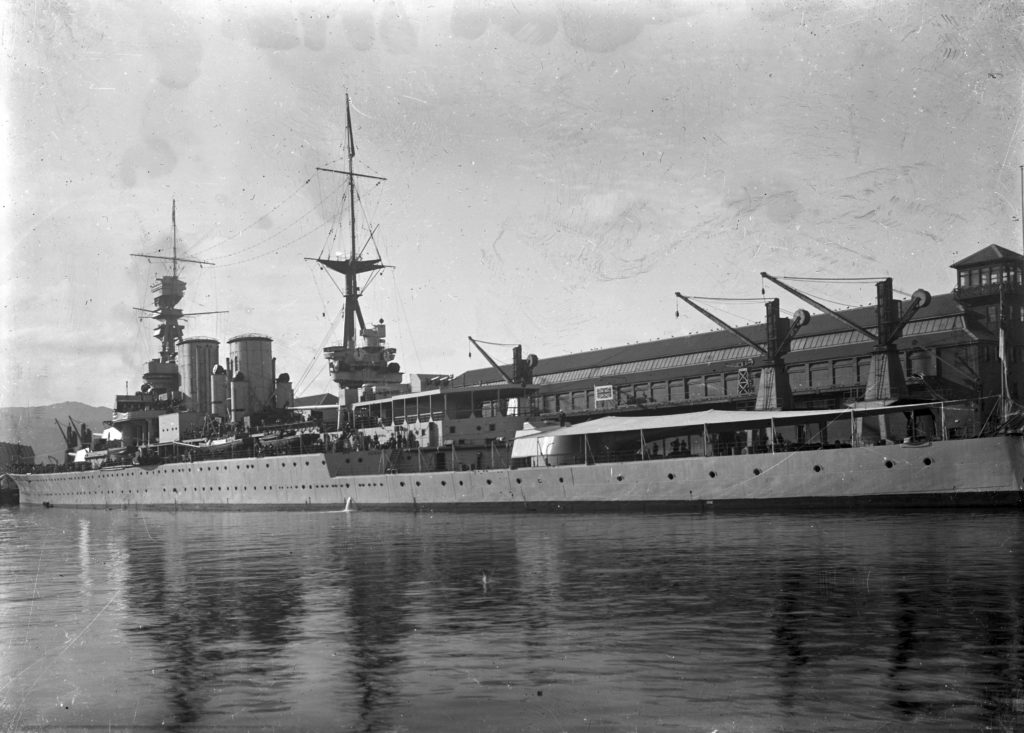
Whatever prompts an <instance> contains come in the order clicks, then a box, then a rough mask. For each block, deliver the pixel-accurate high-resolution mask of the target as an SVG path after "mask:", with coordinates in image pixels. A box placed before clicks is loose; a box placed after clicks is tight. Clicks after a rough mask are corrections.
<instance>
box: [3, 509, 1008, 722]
mask: <svg viewBox="0 0 1024 733" xmlns="http://www.w3.org/2000/svg"><path fill="white" fill-rule="evenodd" d="M83 728H84V729H89V728H95V729H104V730H108V729H129V730H149V729H161V730H188V731H191V730H282V731H284V730H339V731H430V730H438V731H449V730H467V731H470V730H471V731H659V730H664V731H704V732H706V733H711V732H712V731H718V732H719V733H724V732H725V731H773V730H774V731H818V730H832V731H879V730H905V729H915V730H929V731H932V730H948V731H964V730H997V731H998V730H1006V731H1009V730H1020V729H1022V728H1024V516H1022V515H1021V514H1019V513H1016V512H989V513H969V512H908V513H885V514H879V513H790V514H770V513H758V514H715V513H713V512H708V513H704V514H662V515H643V514H582V515H558V514H539V515H538V514H426V513H420V514H401V513H371V512H358V511H356V512H352V513H343V512H317V513H311V512H192V511H179V512H171V511H127V510H125V511H121V510H119V511H102V510H66V509H43V508H25V507H23V508H18V507H14V508H2V509H0V730H2V731H23V730H36V729H56V730H68V729H70V730H78V729H83Z"/></svg>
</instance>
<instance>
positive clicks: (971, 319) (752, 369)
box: [447, 244, 1024, 421]
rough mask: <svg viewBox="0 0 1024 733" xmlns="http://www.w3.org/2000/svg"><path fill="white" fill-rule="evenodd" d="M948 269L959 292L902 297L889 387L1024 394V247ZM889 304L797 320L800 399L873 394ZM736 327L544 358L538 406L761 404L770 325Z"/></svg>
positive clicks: (953, 394)
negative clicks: (883, 311)
mask: <svg viewBox="0 0 1024 733" xmlns="http://www.w3.org/2000/svg"><path fill="white" fill-rule="evenodd" d="M951 267H952V268H953V269H954V270H955V271H956V286H955V287H954V288H953V290H952V291H951V292H948V293H944V294H938V295H933V296H931V297H930V302H928V303H927V305H926V306H924V307H921V308H919V309H918V310H916V311H915V312H913V313H912V314H909V313H908V310H909V308H908V306H909V305H910V304H909V302H906V301H904V302H900V301H893V307H894V309H895V311H896V313H895V314H894V315H895V316H896V318H897V319H898V318H899V316H900V315H901V314H904V313H906V314H908V315H910V316H911V317H910V318H909V320H908V321H907V322H906V323H905V324H904V325H903V326H902V329H900V330H899V333H898V336H897V337H895V338H894V339H893V347H894V348H893V350H892V355H893V357H894V359H893V361H895V365H894V367H892V368H895V369H897V370H898V371H897V376H902V379H901V380H899V381H900V382H901V383H900V384H899V388H898V389H897V390H896V393H895V394H892V395H891V397H892V398H896V399H898V398H904V397H905V398H910V399H919V400H939V399H971V400H976V404H977V410H978V412H979V414H980V413H983V412H984V411H986V410H988V409H990V408H991V405H992V404H994V403H995V402H996V401H997V400H998V399H999V398H1000V396H1005V397H1009V398H1012V399H1016V400H1019V399H1020V398H1021V395H1022V394H1024V281H1022V278H1024V256H1022V255H1021V254H1019V253H1017V252H1013V251H1011V250H1008V249H1006V248H1004V247H1001V246H998V245H995V244H992V245H989V246H987V247H985V248H983V249H981V250H979V251H977V252H975V253H974V254H972V255H970V256H969V257H966V258H964V259H962V260H960V261H958V262H956V263H954V264H953V265H951ZM890 285H891V283H890ZM880 307H881V306H870V307H863V308H854V309H850V310H844V311H836V312H835V314H834V315H833V314H830V313H816V314H814V315H813V317H812V318H811V320H810V322H809V323H807V324H806V325H805V326H803V327H802V328H801V329H800V330H799V332H798V333H797V334H796V335H795V337H794V338H793V339H792V341H791V342H790V343H789V348H788V353H786V355H785V357H784V360H783V361H784V376H785V377H786V378H788V384H789V388H790V390H791V393H792V404H791V406H792V408H794V409H815V408H833V407H839V406H842V405H847V404H850V403H853V402H859V401H863V400H865V398H867V399H872V397H873V396H872V392H873V390H872V383H873V380H875V379H876V374H874V371H875V370H876V369H877V367H876V366H875V365H874V362H873V353H872V352H873V351H876V350H877V348H876V344H875V343H873V340H872V338H871V337H870V336H871V335H872V334H876V333H877V331H878V324H879V323H880V322H881V321H880V320H879V318H880V316H879V309H880ZM837 316H838V317H837ZM854 326H858V327H860V328H859V329H858V328H854ZM736 331H737V332H738V333H736V332H732V331H730V330H724V329H723V330H720V331H712V332H707V333H700V334H695V335H689V336H680V337H676V338H669V339H663V340H658V341H652V342H648V343H639V344H631V345H626V346H619V347H615V348H609V349H599V350H595V351H590V352H586V353H578V354H568V355H564V356H555V357H542V358H541V359H540V360H539V362H538V363H537V365H536V366H535V368H534V369H533V375H532V390H531V394H530V397H529V404H530V412H531V414H534V415H537V414H540V415H545V416H549V417H551V416H557V417H559V418H560V419H569V420H571V421H572V420H579V419H585V418H587V417H596V416H600V415H602V414H608V413H610V412H616V413H623V412H627V413H628V412H636V413H638V414H641V413H652V414H653V413H657V412H660V411H678V410H680V409H692V410H705V409H753V408H754V406H755V400H756V396H757V392H758V386H759V381H760V379H761V374H762V369H763V365H764V359H763V358H762V354H761V353H760V352H759V351H758V350H757V349H755V348H754V347H753V346H751V345H749V344H748V343H745V342H744V340H743V339H742V338H741V337H740V334H741V335H743V336H746V337H747V338H748V339H750V340H751V341H754V342H757V343H762V344H763V343H765V334H766V324H764V323H762V324H757V325H752V326H745V327H742V328H739V329H736ZM782 376H783V374H780V375H779V377H780V378H781V377H782ZM500 381H502V377H501V375H500V374H499V372H498V370H496V369H493V368H489V369H479V370H474V371H469V372H466V373H464V374H461V375H459V376H457V377H455V378H453V379H452V380H451V381H450V382H449V383H448V385H447V388H448V389H452V388H460V387H461V388H466V387H470V386H473V385H486V384H496V383H499V382H500ZM1004 393H1005V394H1004Z"/></svg>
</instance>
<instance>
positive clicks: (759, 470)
mask: <svg viewBox="0 0 1024 733" xmlns="http://www.w3.org/2000/svg"><path fill="white" fill-rule="evenodd" d="M754 475H755V476H760V475H761V469H760V468H755V469H754Z"/></svg>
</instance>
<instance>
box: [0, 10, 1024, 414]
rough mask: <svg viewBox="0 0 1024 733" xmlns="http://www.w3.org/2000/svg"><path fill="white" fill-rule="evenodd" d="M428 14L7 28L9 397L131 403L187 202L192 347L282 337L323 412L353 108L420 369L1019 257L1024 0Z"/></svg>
mask: <svg viewBox="0 0 1024 733" xmlns="http://www.w3.org/2000/svg"><path fill="white" fill-rule="evenodd" d="M12 5H13V6H15V7H11V6H12ZM427 5H428V4H427V3H422V2H375V3H370V2H359V1H358V0H357V1H356V2H352V1H345V2H321V1H320V0H310V1H308V2H302V3H287V2H283V1H277V0H265V1H264V2H246V3H241V2H238V3H222V4H214V3H206V2H199V1H198V0H191V1H189V0H186V1H185V2H180V1H178V2H155V1H153V0H145V1H136V0H124V1H122V2H114V1H113V0H93V1H92V2H86V1H85V0H63V1H58V0H51V1H50V2H47V1H46V0H39V1H38V2H23V3H14V4H6V5H5V8H6V9H5V10H4V11H2V12H4V13H6V17H4V19H3V27H2V38H0V40H2V44H3V52H4V56H3V58H4V64H3V66H4V70H5V74H6V76H7V80H6V84H5V85H4V89H5V100H4V101H5V106H4V112H5V118H4V128H5V132H6V145H5V147H6V150H7V152H8V155H7V156H6V157H5V158H4V163H3V165H4V170H3V171H2V177H3V181H4V187H3V188H4V197H5V200H4V201H3V215H4V220H3V232H2V236H3V241H4V246H3V248H2V262H0V264H2V267H3V273H4V274H3V284H2V287H3V290H2V292H0V296H2V298H0V299H2V305H3V310H2V318H0V326H2V330H0V347H2V348H0V354H2V358H0V406H26V405H43V404H50V403H53V402H58V401H63V400H80V401H83V402H87V403H90V404H94V405H107V406H112V405H113V396H114V394H115V393H120V392H123V391H124V389H125V385H126V383H127V385H128V387H129V390H130V391H132V392H134V391H135V390H136V389H138V387H139V385H140V383H141V375H142V373H143V371H144V365H145V362H146V361H147V360H148V359H150V358H154V357H155V356H156V355H157V352H158V343H157V341H156V340H155V339H154V338H153V337H152V328H153V326H154V325H155V324H154V323H153V322H152V321H139V319H138V318H137V313H136V312H135V311H134V310H133V308H136V307H149V306H151V302H152V294H151V293H150V290H149V287H150V284H151V282H152V280H153V278H154V277H156V276H158V275H160V274H163V272H162V270H161V269H160V266H158V265H157V264H155V263H150V262H147V261H146V260H143V259H139V258H133V257H131V256H130V255H131V254H132V253H139V252H150V253H164V254H166V253H168V250H169V246H170V244H169V243H170V234H171V201H172V199H175V200H176V201H177V223H178V237H179V247H180V248H181V251H182V253H183V254H184V255H185V256H194V257H198V258H201V259H204V260H208V261H210V262H213V263H215V265H216V266H214V267H198V266H194V265H193V266H188V267H186V268H185V270H184V272H183V274H182V278H183V279H184V280H185V281H186V282H187V283H188V291H187V294H186V298H185V300H184V301H183V303H182V307H183V308H184V309H185V310H186V311H206V310H226V311H228V313H226V314H224V315H219V316H197V317H193V318H190V319H189V321H188V323H187V324H186V334H187V335H190V336H214V337H217V338H219V339H221V341H222V342H226V341H227V339H228V338H231V337H233V336H236V335H238V334H242V333H251V332H257V333H263V334H266V335H269V336H271V337H272V338H273V339H274V355H275V356H276V357H277V364H278V368H279V370H281V371H287V372H289V373H290V374H291V375H292V379H293V382H295V384H296V387H297V391H298V393H299V394H313V393H318V392H324V391H333V385H332V383H331V382H330V380H329V378H328V376H327V373H326V368H325V361H324V359H323V358H322V347H323V346H324V345H325V344H329V343H337V342H338V341H339V340H340V329H339V330H336V331H334V332H333V333H332V332H331V330H330V329H331V324H332V323H335V322H336V321H337V316H338V313H339V311H340V309H341V307H342V298H341V295H340V292H339V289H338V287H337V286H336V285H334V284H333V281H332V280H331V279H330V278H329V277H327V275H326V274H324V273H323V272H321V271H320V270H319V268H317V267H316V266H315V265H312V264H311V263H309V262H307V261H306V260H305V259H304V258H305V257H315V256H317V255H318V254H320V253H321V252H322V251H325V250H328V251H329V250H336V249H341V248H342V247H343V246H344V245H343V244H339V243H338V242H335V241H334V240H333V239H332V237H333V236H334V234H335V233H336V232H337V231H338V230H337V228H332V227H331V226H330V225H329V224H328V222H329V220H330V219H331V216H332V213H331V212H332V211H333V210H334V209H336V208H337V207H338V203H339V201H340V199H339V193H338V190H337V186H338V184H339V182H340V181H339V177H337V176H335V175H332V174H323V173H317V172H316V170H315V169H316V167H317V166H328V167H330V166H335V167H339V166H343V165H344V160H343V147H342V146H343V143H344V99H345V94H346V92H347V93H348V94H350V95H351V98H352V107H353V122H354V126H355V140H356V146H357V160H356V167H357V170H362V171H365V172H367V173H371V174H374V175H379V176H384V177H386V178H387V179H388V180H387V181H386V182H385V183H383V184H380V185H376V186H370V187H368V188H367V189H366V190H364V192H363V197H362V199H361V203H362V206H361V209H362V211H361V213H360V217H361V218H364V217H365V219H366V220H368V221H369V222H370V226H371V227H377V228H376V229H375V237H376V241H377V244H378V247H379V249H380V252H381V254H382V255H383V257H384V258H385V260H386V261H387V262H388V263H389V264H390V265H393V266H394V269H389V270H387V271H385V272H384V274H383V275H382V276H381V277H380V278H378V279H377V280H376V281H374V282H373V283H371V284H370V285H369V287H368V288H367V292H366V295H365V297H364V300H363V310H364V313H365V315H366V316H367V318H368V319H369V320H373V321H376V320H377V319H378V318H384V319H385V321H386V322H387V323H388V325H389V334H388V335H389V338H390V342H391V345H392V346H395V347H396V348H397V349H398V354H399V356H398V361H399V362H400V363H401V364H402V367H403V369H404V370H405V371H416V372H427V373H458V372H460V371H463V370H465V369H467V368H474V367H480V366H484V365H485V362H484V361H483V359H482V358H481V357H480V356H479V355H477V354H474V356H473V357H472V358H469V357H468V351H469V347H468V344H467V339H466V337H467V336H474V337H475V338H478V339H483V340H487V341H495V342H503V343H522V344H523V346H524V349H525V351H526V352H527V353H530V352H533V353H536V354H538V355H539V356H540V357H541V359H543V358H544V357H545V355H548V356H554V355H559V354H564V353H569V352H574V351H584V350H589V349H593V348H602V347H609V346H616V345H620V344H624V343H630V342H636V341H646V340H652V339H658V338H665V337H670V336H675V335H679V334H685V333H689V332H693V331H704V330H710V329H712V328H714V326H713V325H712V324H710V322H707V321H706V320H705V319H704V318H703V316H700V315H698V314H696V313H693V312H691V311H689V310H688V309H687V307H686V306H681V308H682V310H681V313H680V317H679V318H678V319H677V318H676V316H675V312H676V302H675V299H674V295H673V294H674V293H675V292H676V291H682V292H683V293H686V294H689V295H698V296H700V295H708V296H710V295H728V296H734V297H759V296H760V295H761V288H762V281H761V278H760V276H759V273H760V272H761V271H768V272H770V273H772V274H778V275H789V276H805V277H854V276H864V277H872V278H875V277H877V278H880V277H884V276H892V277H893V278H894V280H895V286H896V288H897V289H898V290H900V291H903V292H905V293H909V292H911V291H913V290H915V289H916V288H925V289H928V290H931V291H932V292H935V293H938V292H947V291H949V290H951V289H952V287H953V285H954V282H953V272H952V271H951V270H950V269H949V265H950V264H952V263H953V262H954V261H956V260H957V259H959V258H962V257H964V256H966V255H968V254H970V253H971V252H973V251H975V250H977V249H979V248H980V247H982V246H984V245H987V244H990V243H998V244H1001V245H1003V246H1006V247H1010V248H1013V249H1019V248H1020V246H1021V233H1020V231H1021V229H1020V220H1019V212H1020V203H1021V196H1020V189H1019V186H1020V170H1019V166H1020V164H1021V163H1022V162H1024V155H1022V147H1021V138H1022V134H1024V130H1022V124H1021V122H1022V117H1021V113H1022V89H1024V84H1022V79H1024V75H1022V70H1024V43H1022V39H1024V10H1022V8H1024V6H1022V5H1021V4H1020V3H1019V2H1015V1H1013V0H1002V1H999V2H968V1H964V0H949V1H948V2H942V1H939V2H921V1H920V0H914V1H913V2H900V1H898V0H897V1H892V2H868V1H866V0H864V1H855V2H841V1H834V0H830V1H829V2H798V1H796V0H785V1H784V2H775V1H773V0H765V1H764V2H710V1H707V0H693V1H687V0H662V1H660V2H635V1H632V0H612V1H611V2H590V1H587V2H582V1H580V2H569V1H562V0H525V1H524V0H515V1H514V2H513V0H440V2H435V3H430V4H429V7H427ZM345 226H347V225H345ZM341 241H343V240H341ZM808 287H809V288H811V289H814V290H815V292H817V293H819V294H820V293H824V294H826V295H828V296H829V297H831V298H832V299H834V300H835V301H836V302H839V303H845V304H851V305H859V304H864V303H867V302H870V301H871V300H872V298H873V297H874V289H873V287H872V286H871V285H870V284H858V285H847V286H842V287H840V286H821V285H816V286H808ZM768 295H769V296H773V295H781V296H782V300H783V306H784V308H785V309H793V308H796V307H799V306H800V305H801V304H799V303H798V302H796V301H794V300H793V298H792V297H790V296H786V295H785V294H782V293H781V292H780V291H779V290H778V288H775V287H774V286H769V288H768ZM718 312H719V314H720V315H721V316H722V317H723V318H725V319H726V320H729V321H731V322H735V323H746V322H751V321H756V320H758V319H760V318H761V317H762V316H763V306H761V305H759V304H757V303H753V304H750V305H740V304H727V305H725V306H724V307H723V309H722V310H719V311H718ZM494 352H495V355H496V356H498V357H500V358H502V359H507V358H508V350H507V349H503V348H496V349H494ZM221 355H222V358H224V357H226V356H227V346H226V343H224V345H223V346H222V354H221Z"/></svg>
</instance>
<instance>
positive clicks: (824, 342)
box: [454, 293, 970, 385]
mask: <svg viewBox="0 0 1024 733" xmlns="http://www.w3.org/2000/svg"><path fill="white" fill-rule="evenodd" d="M840 312H841V313H842V315H843V317H845V318H847V319H849V320H850V321H852V322H853V323H856V324H857V325H859V326H861V327H863V328H866V329H868V330H871V331H873V330H874V328H875V320H876V316H875V307H874V306H864V307H861V308H853V309H850V310H846V311H840ZM963 314H964V309H963V307H962V306H961V305H960V304H959V303H958V302H957V301H956V299H955V298H954V297H953V294H952V293H943V294H940V295H935V296H933V297H932V300H931V303H930V304H929V305H928V307H926V308H922V309H921V310H920V311H919V313H918V314H917V316H916V317H915V318H914V320H912V321H911V322H910V323H908V324H907V326H906V328H905V329H904V337H905V338H911V337H915V338H916V337H918V336H919V335H924V334H930V333H937V332H948V331H953V330H958V329H964V332H965V335H970V332H969V331H968V330H966V327H965V324H964V319H963ZM737 330H738V331H739V332H740V333H742V334H744V335H745V336H747V337H748V338H750V339H751V340H752V341H755V342H758V343H763V342H764V324H763V323H759V324H754V325H751V326H743V327H740V328H738V329H737ZM853 344H862V345H864V346H867V345H868V344H870V341H869V340H868V338H867V337H866V336H865V335H864V334H862V333H860V332H859V331H855V330H853V329H851V328H850V327H849V326H848V325H847V324H845V323H843V322H842V321H840V320H839V319H838V318H836V317H835V316H832V315H830V314H827V313H814V314H812V315H811V322H810V323H808V324H807V325H806V326H804V327H803V328H802V329H800V333H799V335H798V336H797V337H796V338H795V339H794V340H793V344H792V351H793V352H808V351H813V350H818V349H826V348H829V349H831V348H837V347H841V346H844V345H853ZM864 353H865V354H866V353H868V352H867V350H865V352H864ZM805 356H806V354H805ZM759 357H760V354H759V353H758V352H757V351H755V350H754V349H753V348H752V347H750V346H748V345H746V344H744V343H743V342H742V341H741V340H740V339H738V338H737V337H736V335H735V334H733V333H732V332H730V331H726V330H724V329H723V330H718V331H708V332H705V333H698V334H691V335H687V336H676V337H673V338H668V339H660V340H657V341H648V342H646V343H639V344H628V345H625V346H617V347H614V348H608V349H596V350H594V351H586V352H581V353H576V354H565V355H560V356H552V357H548V356H541V359H540V363H539V364H538V365H537V367H536V368H535V369H534V378H535V382H536V383H537V384H545V383H546V382H550V381H557V382H565V381H576V380H577V379H578V380H585V379H601V378H606V377H614V376H617V375H619V374H635V373H638V372H641V371H644V372H646V371H649V372H655V371H661V370H664V369H674V368H679V367H685V366H692V365H697V364H708V363H716V362H723V361H736V360H742V359H757V358H759ZM509 369H511V367H508V368H507V369H506V371H508V370H509ZM545 377H551V379H545ZM500 381H503V380H502V377H501V375H500V374H499V373H498V371H497V370H496V369H494V368H493V367H488V368H484V369H474V370H471V371H468V372H465V373H464V374H462V375H460V376H459V377H456V379H455V380H454V383H457V384H470V385H472V384H489V383H493V382H500Z"/></svg>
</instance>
